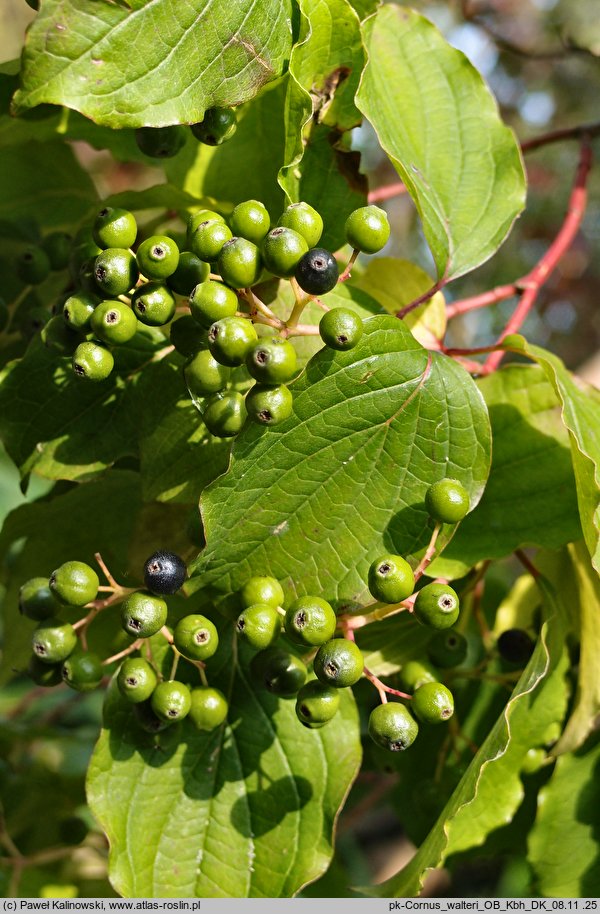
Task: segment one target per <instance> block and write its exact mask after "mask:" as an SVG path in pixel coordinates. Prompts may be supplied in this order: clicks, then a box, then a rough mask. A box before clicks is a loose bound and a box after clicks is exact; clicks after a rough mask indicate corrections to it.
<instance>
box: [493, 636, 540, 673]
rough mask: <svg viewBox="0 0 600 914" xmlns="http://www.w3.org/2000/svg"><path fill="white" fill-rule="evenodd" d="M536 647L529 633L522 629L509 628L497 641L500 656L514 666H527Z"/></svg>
mask: <svg viewBox="0 0 600 914" xmlns="http://www.w3.org/2000/svg"><path fill="white" fill-rule="evenodd" d="M534 647H535V645H534V643H533V641H532V640H531V638H530V637H529V635H528V634H527V632H524V631H523V629H521V628H509V629H507V630H506V631H505V632H502V634H501V635H500V637H499V638H498V641H497V648H498V652H499V654H500V656H501V657H502V659H503V660H506V661H507V663H510V664H513V665H514V666H525V664H526V663H527V661H528V660H529V658H530V657H531V655H532V654H533V649H534Z"/></svg>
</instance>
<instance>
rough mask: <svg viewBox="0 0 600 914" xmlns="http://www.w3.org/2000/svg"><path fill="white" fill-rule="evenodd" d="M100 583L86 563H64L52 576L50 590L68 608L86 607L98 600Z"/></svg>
mask: <svg viewBox="0 0 600 914" xmlns="http://www.w3.org/2000/svg"><path fill="white" fill-rule="evenodd" d="M99 584H100V581H99V580H98V575H97V574H96V572H95V571H94V569H93V568H90V566H89V565H86V563H85V562H64V564H62V565H60V566H59V567H58V568H57V569H56V570H55V571H53V572H52V574H51V575H50V590H51V591H52V593H53V594H54V596H55V597H56V599H57V600H58V601H59V603H64V604H65V605H66V606H85V604H86V603H90V602H91V601H92V600H95V599H96V596H97V594H98V586H99Z"/></svg>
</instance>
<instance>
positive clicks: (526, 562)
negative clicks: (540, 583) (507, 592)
mask: <svg viewBox="0 0 600 914" xmlns="http://www.w3.org/2000/svg"><path fill="white" fill-rule="evenodd" d="M515 555H516V557H517V558H518V560H519V561H520V563H521V565H523V567H524V568H526V569H527V571H528V572H529V574H530V575H532V577H534V578H539V576H540V573H539V571H538V570H537V568H536V567H535V565H534V564H533V562H532V561H531V560H530V559H529V557H528V556H527V555H525V553H524V552H523V550H522V549H515Z"/></svg>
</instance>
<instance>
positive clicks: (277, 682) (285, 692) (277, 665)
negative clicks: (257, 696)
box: [250, 647, 306, 698]
mask: <svg viewBox="0 0 600 914" xmlns="http://www.w3.org/2000/svg"><path fill="white" fill-rule="evenodd" d="M250 670H251V672H252V675H253V676H254V677H255V678H256V679H258V680H259V682H262V684H263V685H264V686H265V688H266V689H267V691H269V692H271V693H272V694H273V695H279V696H280V697H281V698H291V697H292V696H293V695H295V694H296V693H297V692H298V689H300V688H302V686H303V685H304V683H305V682H306V666H305V665H304V663H303V662H302V660H300V658H299V657H296V656H295V655H294V654H292V653H290V651H286V650H284V649H283V648H280V647H272V648H269V649H268V650H266V651H261V652H260V653H259V654H257V655H256V656H255V657H254V659H253V661H252V663H251V665H250Z"/></svg>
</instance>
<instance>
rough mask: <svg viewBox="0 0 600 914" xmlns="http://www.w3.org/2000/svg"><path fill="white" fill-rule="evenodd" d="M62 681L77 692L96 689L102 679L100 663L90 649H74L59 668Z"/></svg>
mask: <svg viewBox="0 0 600 914" xmlns="http://www.w3.org/2000/svg"><path fill="white" fill-rule="evenodd" d="M61 676H62V678H63V681H64V682H66V683H67V685H68V686H70V688H72V689H75V690H76V691H77V692H90V691H91V690H92V689H97V688H98V686H99V685H100V682H101V681H102V663H101V661H100V658H99V657H98V656H97V655H96V654H92V653H91V652H90V651H74V652H73V653H72V654H71V655H70V656H69V657H67V659H66V660H65V661H64V663H63V665H62V668H61Z"/></svg>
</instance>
